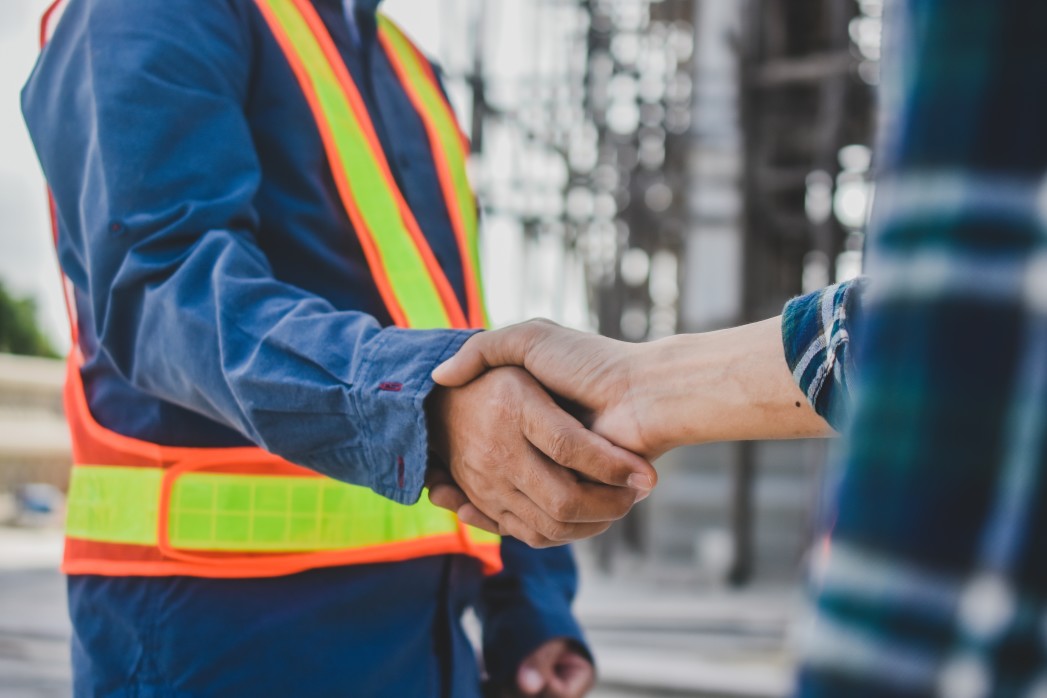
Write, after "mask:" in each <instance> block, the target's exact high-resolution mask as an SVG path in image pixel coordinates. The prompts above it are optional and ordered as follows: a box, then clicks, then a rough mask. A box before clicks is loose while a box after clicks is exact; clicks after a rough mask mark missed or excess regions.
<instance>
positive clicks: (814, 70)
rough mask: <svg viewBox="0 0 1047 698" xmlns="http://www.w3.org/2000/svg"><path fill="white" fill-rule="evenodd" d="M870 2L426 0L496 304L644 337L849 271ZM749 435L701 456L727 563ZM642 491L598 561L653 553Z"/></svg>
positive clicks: (777, 301) (855, 237) (743, 489)
mask: <svg viewBox="0 0 1047 698" xmlns="http://www.w3.org/2000/svg"><path fill="white" fill-rule="evenodd" d="M881 12H882V2H881V0H857V1H856V0H746V1H745V2H741V3H739V2H737V1H736V0H661V1H659V2H654V1H651V0H588V1H577V0H576V1H572V0H526V1H524V0H444V2H443V7H442V12H441V16H442V17H443V18H444V22H445V23H446V25H447V26H446V28H445V29H444V30H443V31H442V32H441V34H442V35H443V36H444V37H447V40H446V41H445V42H444V43H445V45H444V46H443V47H442V48H441V51H440V53H441V55H440V58H441V60H442V62H443V65H444V68H445V72H446V78H447V81H448V85H449V91H450V92H451V94H452V96H453V98H454V101H455V102H456V104H457V105H458V106H459V108H460V111H461V112H462V116H463V117H464V122H465V123H467V124H469V131H470V134H469V135H470V137H471V139H472V149H473V158H472V162H471V167H472V175H473V179H474V182H475V184H476V186H477V189H478V192H479V194H480V197H481V201H482V203H483V207H484V213H485V231H486V238H485V260H486V262H487V264H486V267H487V269H488V274H489V275H490V274H491V273H492V271H493V273H494V275H497V276H498V277H500V278H499V279H498V280H499V281H500V282H502V285H503V286H504V287H505V288H506V289H508V290H507V291H506V292H505V293H504V294H503V297H502V299H501V300H499V294H498V292H497V289H494V290H492V293H491V295H492V298H493V302H494V305H495V308H494V311H495V312H494V313H493V314H494V317H495V319H496V321H497V320H499V319H500V318H501V319H511V320H515V319H519V318H521V317H526V316H530V315H545V316H550V317H552V318H553V319H556V320H558V321H561V322H564V323H566V324H570V325H574V326H579V327H583V328H586V329H593V330H597V331H599V332H601V333H602V334H605V335H608V336H611V337H616V338H620V339H625V340H629V341H645V340H650V339H657V338H659V337H664V336H668V335H671V334H674V333H676V332H679V331H703V330H709V329H715V328H718V327H723V326H727V325H731V324H737V323H739V322H745V321H750V320H755V319H761V318H764V317H769V316H772V315H775V314H777V313H778V312H779V311H780V309H781V306H782V304H783V303H784V302H785V301H786V300H787V299H788V298H789V297H791V296H793V295H796V294H798V293H800V292H801V291H803V290H808V289H812V288H815V287H818V286H822V285H825V284H828V283H831V282H833V281H835V280H839V279H843V278H847V277H849V276H852V275H853V274H854V273H855V270H856V269H857V268H859V267H860V253H861V247H862V240H863V229H864V224H865V216H866V209H867V203H868V200H869V198H870V196H871V186H870V184H869V171H870V161H871V158H870V155H869V154H870V152H871V149H870V144H871V141H872V136H873V130H874V118H873V116H874V94H875V88H874V86H875V84H876V82H877V78H878V75H877V74H878V63H877V60H878V57H879V55H878V52H879V45H880V40H879V27H880V14H881ZM462 27H468V28H469V30H468V31H467V32H464V33H463V31H462ZM452 37H453V40H452ZM759 449H760V447H759V445H755V444H743V445H738V446H734V447H732V448H731V449H730V450H729V451H727V452H721V454H720V455H719V456H717V459H718V460H719V461H721V463H720V465H722V467H723V468H724V472H725V473H731V474H732V475H730V476H729V480H730V482H731V483H732V484H731V486H730V487H729V488H728V489H729V491H730V496H729V497H728V498H727V499H728V500H729V501H730V502H731V506H730V507H729V508H728V509H729V510H728V512H727V514H726V517H725V518H726V525H727V526H728V528H729V530H730V531H731V540H732V546H733V549H732V553H731V556H730V557H731V564H730V570H729V572H728V576H729V578H730V579H732V580H734V581H735V582H744V581H745V580H746V579H748V578H749V577H750V575H751V572H752V569H753V564H752V563H753V559H754V555H755V550H756V547H757V546H756V543H755V541H754V537H755V536H756V535H757V534H756V533H755V527H754V521H755V520H756V518H757V517H758V515H759V511H758V508H759V507H758V506H757V504H756V503H755V502H754V495H753V493H754V488H755V482H756V480H757V479H758V477H759V476H758V470H759V468H760V465H759V460H760V459H759V457H758V455H757V453H758V451H759ZM800 477H801V478H804V477H807V478H809V477H810V474H809V473H808V474H805V475H801V476H800ZM812 487H813V485H812ZM807 504H809V502H806V503H804V505H803V506H807ZM645 505H646V506H645V507H643V508H642V509H641V510H640V511H639V512H637V513H636V514H634V515H633V516H631V517H629V518H628V519H627V520H626V521H625V522H624V523H623V524H622V525H621V526H616V527H615V528H613V529H612V531H611V532H610V533H609V534H608V535H605V536H604V537H602V538H601V539H600V542H599V545H598V549H599V550H600V558H601V560H602V561H603V564H604V566H605V567H607V568H610V566H611V564H612V559H613V557H614V555H615V553H616V551H617V550H619V549H621V547H622V546H623V544H624V546H625V547H626V548H628V549H632V550H635V551H638V552H641V553H644V554H657V551H658V550H659V549H660V546H659V543H658V541H657V540H655V539H656V538H657V537H658V536H659V535H660V534H659V533H658V532H657V531H652V530H651V527H650V526H649V525H647V521H648V519H650V517H651V514H650V513H649V512H650V510H651V509H652V508H654V507H657V506H658V500H657V498H656V497H655V498H652V500H651V501H650V502H649V503H646V502H645ZM645 510H646V512H645ZM809 518H810V517H809V516H808V519H809ZM680 525H681V526H687V525H690V524H689V523H688V522H687V521H683V522H682V523H681V524H680ZM806 534H809V530H808V531H807V532H806ZM662 547H664V546H662ZM671 547H672V546H670V547H669V548H670V549H671ZM692 547H693V546H692ZM677 550H678V548H677Z"/></svg>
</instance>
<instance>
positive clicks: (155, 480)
mask: <svg viewBox="0 0 1047 698" xmlns="http://www.w3.org/2000/svg"><path fill="white" fill-rule="evenodd" d="M161 480H162V472H161V471H160V470H159V469H156V468H128V467H118V466H98V465H91V466H85V465H79V466H76V467H75V468H73V475H72V481H71V483H70V488H69V516H68V520H67V522H66V533H67V534H68V535H70V536H73V537H76V538H84V539H87V540H94V541H99V542H105V543H134V544H139V545H156V544H157V541H158V529H159V518H158V517H159V513H158V512H159V502H160V492H161ZM457 530H458V521H457V519H456V518H455V516H454V514H453V513H451V512H449V511H446V510H444V509H440V508H438V507H435V506H433V505H432V504H431V503H430V502H429V501H428V499H426V498H425V497H423V498H422V499H421V500H419V502H418V503H417V504H414V505H412V506H404V505H402V504H397V503H396V502H393V501H390V500H388V499H386V498H384V497H381V496H379V495H377V494H375V493H374V492H372V491H371V490H369V489H366V488H364V487H355V486H353V485H347V484H344V483H341V482H338V481H336V480H331V479H328V478H320V477H316V478H311V477H288V476H269V475H238V474H228V473H205V472H190V473H185V474H184V475H181V476H180V477H178V478H177V480H176V481H175V483H174V487H173V488H172V497H171V507H170V519H169V527H168V535H169V538H170V543H171V545H172V546H173V547H174V548H176V549H180V550H197V551H226V552H232V551H239V552H307V551H318V550H339V549H343V548H359V547H364V546H368V545H379V544H382V543H395V542H400V541H407V540H415V539H418V538H424V537H427V536H434V535H441V534H454V533H456V532H457ZM469 535H470V538H471V539H472V540H473V541H474V542H477V543H490V542H496V541H498V540H499V539H498V536H492V535H491V534H489V533H487V532H485V531H480V530H477V529H469Z"/></svg>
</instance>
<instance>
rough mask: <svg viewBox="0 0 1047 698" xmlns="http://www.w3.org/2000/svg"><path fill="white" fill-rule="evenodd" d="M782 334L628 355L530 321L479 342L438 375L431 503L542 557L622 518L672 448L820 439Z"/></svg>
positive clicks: (758, 333) (733, 333) (762, 327)
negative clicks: (741, 441)
mask: <svg viewBox="0 0 1047 698" xmlns="http://www.w3.org/2000/svg"><path fill="white" fill-rule="evenodd" d="M780 328H781V321H780V319H779V318H774V319H771V320H766V321H764V322H760V323H755V324H753V325H747V326H744V327H739V328H734V329H731V330H724V331H722V332H712V333H707V334H699V335H680V336H677V337H670V338H667V339H663V340H659V341H657V342H651V343H648V344H629V343H626V342H619V341H615V340H612V339H608V338H606V337H601V336H598V335H593V334H586V333H583V332H576V331H574V330H569V329H566V328H564V327H560V326H558V325H556V324H554V323H552V322H547V321H542V320H532V321H529V322H526V323H523V324H520V325H515V326H513V327H508V328H506V329H502V330H495V331H490V332H483V333H480V334H477V335H474V336H473V337H471V338H470V339H469V340H468V341H467V342H466V343H465V344H464V345H463V346H462V348H461V350H460V351H459V352H458V353H457V354H456V355H455V356H453V357H452V358H451V359H449V360H448V361H447V362H445V363H444V364H442V365H441V366H439V367H438V368H437V369H436V370H435V371H434V372H433V379H434V380H435V381H436V383H437V387H436V389H435V390H434V391H433V393H432V394H431V395H430V397H429V401H428V403H427V414H428V419H429V430H430V444H431V447H432V450H433V452H434V454H435V455H436V457H437V459H438V461H439V464H434V466H431V467H430V469H429V472H428V477H427V484H428V486H429V498H430V500H431V501H432V502H433V503H434V504H436V505H437V506H441V507H444V508H446V509H450V510H452V511H455V512H457V514H458V516H459V518H460V519H461V521H463V522H464V523H466V524H469V525H472V526H476V527H479V528H483V529H486V530H488V531H491V532H494V533H500V534H502V535H510V536H513V537H515V538H517V539H519V540H522V541H523V542H525V543H527V544H529V545H531V546H534V547H547V546H551V545H559V544H563V543H567V542H569V541H572V540H577V539H581V538H587V537H590V536H594V535H597V534H599V533H602V532H603V531H605V530H606V529H607V528H608V527H609V526H610V525H611V523H612V522H613V521H615V520H616V519H619V518H621V517H623V516H625V514H627V513H628V512H629V510H630V509H631V508H632V507H633V505H634V504H636V503H637V502H638V501H640V500H642V499H644V498H645V497H647V496H648V495H649V494H650V492H651V490H652V489H653V488H654V486H655V484H656V483H657V480H658V475H657V472H656V471H655V469H654V467H653V466H652V465H651V461H652V460H654V459H655V458H657V457H658V456H659V455H661V454H662V453H664V452H666V451H668V450H670V449H671V448H674V447H676V446H680V445H684V444H688V443H703V442H708V441H717V440H721V441H722V440H738V439H750V438H788V437H800V436H822V435H827V434H828V433H829V431H830V430H829V428H828V425H826V423H825V422H824V421H823V420H822V419H821V417H819V416H818V415H817V414H816V413H815V412H814V411H813V410H812V409H811V408H810V407H809V405H808V403H807V401H806V399H805V398H804V396H803V394H802V393H801V392H800V390H799V388H797V387H796V385H795V383H794V382H793V379H792V375H791V373H790V371H789V368H788V366H787V364H786V362H785V356H784V350H783V348H782V341H781V334H780V332H781V329H780ZM440 466H443V467H440Z"/></svg>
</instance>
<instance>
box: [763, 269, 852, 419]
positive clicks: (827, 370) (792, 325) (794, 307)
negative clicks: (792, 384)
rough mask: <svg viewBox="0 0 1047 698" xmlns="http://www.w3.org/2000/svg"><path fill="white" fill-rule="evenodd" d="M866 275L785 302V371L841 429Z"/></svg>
mask: <svg viewBox="0 0 1047 698" xmlns="http://www.w3.org/2000/svg"><path fill="white" fill-rule="evenodd" d="M866 283H867V281H866V279H865V278H859V279H855V280H852V281H846V282H844V283H840V284H836V285H835V286H829V287H827V288H823V289H821V290H820V291H815V292H813V293H809V294H807V295H805V296H800V297H798V298H794V299H793V300H791V301H789V302H788V303H787V304H786V305H785V309H784V310H783V311H782V340H783V342H784V344H785V359H786V361H787V362H788V364H789V370H791V371H792V373H793V378H795V379H796V383H797V384H798V385H799V386H800V389H801V390H802V391H803V392H804V394H805V395H806V396H807V400H808V401H809V402H810V403H811V405H812V406H813V407H814V409H815V411H816V412H818V414H819V415H821V416H822V417H823V418H824V419H825V421H827V422H828V423H829V425H830V426H832V428H833V429H835V430H837V431H842V430H843V428H844V426H845V425H846V423H847V419H848V415H849V414H850V405H851V389H852V385H853V379H854V373H855V369H854V366H855V356H854V353H853V351H851V347H852V346H854V344H856V343H854V342H852V341H851V340H852V339H853V338H854V336H855V330H856V328H857V326H858V323H859V319H860V316H861V298H862V295H863V293H864V288H865V286H866Z"/></svg>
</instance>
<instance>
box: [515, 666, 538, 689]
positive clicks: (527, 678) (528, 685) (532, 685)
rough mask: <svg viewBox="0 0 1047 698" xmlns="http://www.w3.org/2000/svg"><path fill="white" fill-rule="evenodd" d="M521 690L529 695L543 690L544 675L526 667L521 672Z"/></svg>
mask: <svg viewBox="0 0 1047 698" xmlns="http://www.w3.org/2000/svg"><path fill="white" fill-rule="evenodd" d="M519 683H520V690H521V691H527V692H528V693H537V692H538V691H540V690H542V675H541V673H540V672H539V671H538V670H537V669H531V668H529V667H524V668H523V669H521V670H520V677H519Z"/></svg>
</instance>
